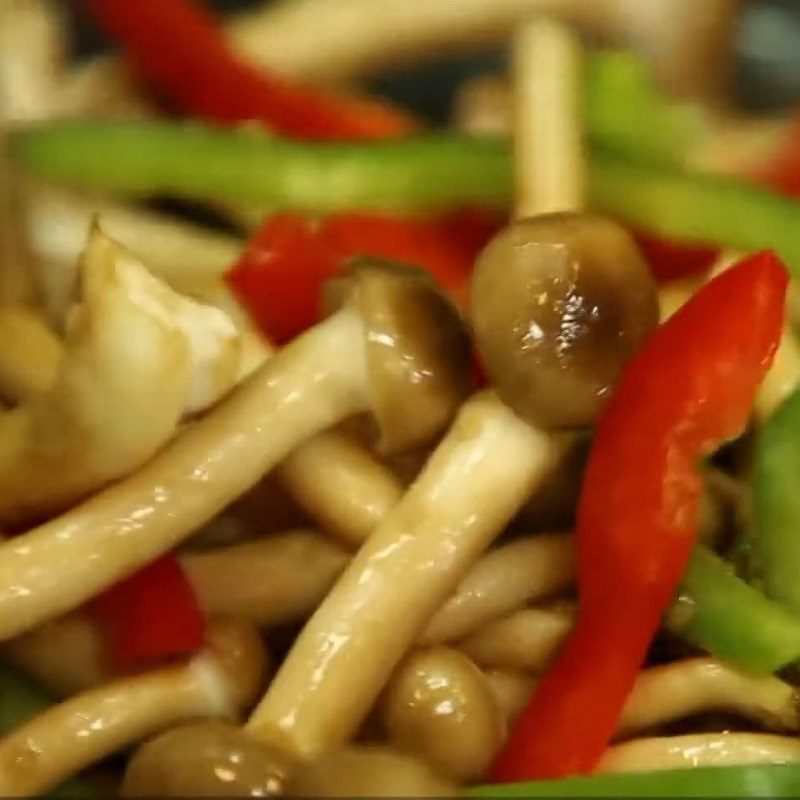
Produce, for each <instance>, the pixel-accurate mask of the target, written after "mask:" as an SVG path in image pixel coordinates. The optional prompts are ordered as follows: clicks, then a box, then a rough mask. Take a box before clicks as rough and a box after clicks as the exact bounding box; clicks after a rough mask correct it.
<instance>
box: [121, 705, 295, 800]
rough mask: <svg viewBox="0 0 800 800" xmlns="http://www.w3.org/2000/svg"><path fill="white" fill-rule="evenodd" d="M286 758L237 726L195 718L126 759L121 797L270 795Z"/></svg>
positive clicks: (278, 790)
mask: <svg viewBox="0 0 800 800" xmlns="http://www.w3.org/2000/svg"><path fill="white" fill-rule="evenodd" d="M289 766H290V765H289V763H288V762H287V760H286V759H285V757H283V756H281V755H279V754H278V753H276V752H275V751H273V750H272V749H270V748H269V747H267V746H266V745H264V744H262V743H261V742H259V741H258V740H257V739H255V738H254V737H252V736H250V735H248V734H247V733H245V732H244V731H243V730H242V729H241V728H238V727H236V726H234V725H231V724H229V723H226V722H219V721H216V720H215V721H209V722H196V723H193V724H189V725H183V726H181V727H179V728H173V729H172V730H169V731H166V732H165V733H162V734H160V735H159V736H156V737H155V738H154V739H151V740H150V741H149V742H146V743H145V744H143V745H142V746H141V747H140V748H139V749H138V750H137V751H136V753H135V754H134V755H133V757H132V758H131V760H130V761H129V762H128V766H127V769H126V770H125V777H124V779H123V782H122V791H121V794H122V796H123V797H272V796H276V795H280V794H282V793H283V789H284V786H285V784H286V780H287V778H288V775H289Z"/></svg>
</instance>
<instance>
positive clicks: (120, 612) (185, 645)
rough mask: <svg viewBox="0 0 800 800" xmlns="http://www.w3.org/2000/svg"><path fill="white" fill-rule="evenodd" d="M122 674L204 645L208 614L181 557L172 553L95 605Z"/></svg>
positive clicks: (92, 606)
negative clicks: (183, 568) (178, 559)
mask: <svg viewBox="0 0 800 800" xmlns="http://www.w3.org/2000/svg"><path fill="white" fill-rule="evenodd" d="M89 610H90V611H91V612H92V613H93V614H94V615H95V617H96V618H97V619H98V621H99V622H100V623H101V625H102V626H103V628H104V629H105V631H106V636H107V639H108V647H109V652H110V654H111V659H112V661H113V663H114V666H115V667H116V668H117V669H119V670H120V671H125V670H129V669H134V668H138V667H144V666H149V665H152V664H154V663H157V662H159V661H163V660H164V659H167V658H171V657H174V656H183V655H189V654H191V653H194V652H196V651H197V650H199V649H200V648H201V647H202V646H203V639H204V635H205V622H206V621H205V616H204V614H203V612H202V610H201V608H200V605H199V603H198V601H197V597H196V596H195V594H194V590H193V589H192V586H191V584H190V583H189V580H188V578H187V577H186V575H185V574H184V572H183V570H182V568H181V566H180V564H179V563H178V561H177V559H176V558H175V557H174V556H173V555H171V554H167V555H165V556H162V557H161V558H159V559H157V560H156V561H154V562H152V563H151V564H149V565H148V566H146V567H144V568H143V569H141V570H139V571H138V572H136V573H134V574H133V575H131V576H130V577H129V578H125V579H124V580H122V581H120V582H119V583H117V584H115V585H114V586H111V587H110V588H109V589H107V590H106V591H105V592H103V593H102V594H100V595H98V596H97V597H96V598H94V600H92V601H91V602H90V603H89Z"/></svg>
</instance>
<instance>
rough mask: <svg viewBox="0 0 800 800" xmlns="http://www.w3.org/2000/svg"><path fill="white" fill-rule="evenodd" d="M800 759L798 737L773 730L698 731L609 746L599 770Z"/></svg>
mask: <svg viewBox="0 0 800 800" xmlns="http://www.w3.org/2000/svg"><path fill="white" fill-rule="evenodd" d="M799 761H800V742H799V741H798V740H797V738H796V737H789V736H776V735H774V734H771V733H696V734H687V735H684V736H657V737H653V738H652V739H634V740H633V741H632V742H625V744H618V745H615V746H613V747H609V748H608V750H606V753H605V755H604V756H603V758H602V759H601V760H600V763H599V764H598V766H597V770H596V771H597V772H600V773H603V772H606V773H608V772H648V771H650V770H660V769H686V768H690V767H732V766H736V765H741V764H794V763H797V762H799Z"/></svg>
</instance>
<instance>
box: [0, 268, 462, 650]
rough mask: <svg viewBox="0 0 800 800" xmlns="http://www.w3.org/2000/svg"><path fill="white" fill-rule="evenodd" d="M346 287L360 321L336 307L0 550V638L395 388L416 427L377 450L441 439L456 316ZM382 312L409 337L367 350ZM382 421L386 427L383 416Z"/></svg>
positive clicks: (94, 589)
mask: <svg viewBox="0 0 800 800" xmlns="http://www.w3.org/2000/svg"><path fill="white" fill-rule="evenodd" d="M351 275H352V278H353V280H355V281H356V282H358V280H359V278H360V276H365V277H366V278H367V281H368V283H369V286H370V291H369V292H368V293H367V294H368V296H369V303H366V304H365V306H366V307H365V309H364V311H365V312H366V313H362V310H361V309H360V308H359V306H358V304H356V305H352V304H348V305H346V306H345V307H343V308H342V309H340V310H339V311H338V312H336V313H335V314H334V315H332V316H331V317H330V318H328V319H326V320H325V321H324V322H321V323H319V324H318V325H316V326H315V327H313V328H311V329H310V330H309V331H307V332H306V333H304V334H303V335H302V336H300V337H298V338H297V339H295V340H294V341H293V342H292V343H291V344H289V345H288V346H287V347H285V348H284V349H282V350H281V351H280V352H279V353H278V354H276V355H275V357H274V358H271V359H269V360H268V361H267V362H266V363H265V364H264V365H263V366H262V367H261V368H260V369H259V370H258V372H256V373H255V374H254V375H253V376H252V377H251V378H250V379H249V380H248V381H247V382H245V383H244V384H242V385H240V386H239V387H237V389H236V390H235V391H234V392H232V393H231V394H230V395H229V396H228V398H227V399H226V400H225V402H223V403H221V404H218V405H217V407H216V408H215V409H214V410H213V411H212V412H211V413H209V414H208V415H206V416H205V417H204V418H203V419H201V420H200V421H198V422H197V423H196V424H194V425H192V426H190V427H189V428H187V429H186V430H184V431H183V432H182V433H181V434H180V435H179V436H178V437H177V438H176V439H174V440H173V441H172V442H171V443H170V444H169V445H168V446H167V447H164V448H163V449H162V450H161V451H160V452H159V453H158V454H157V455H156V456H155V457H154V458H152V459H151V460H150V461H149V462H148V463H147V464H145V465H144V466H143V467H141V468H140V469H139V470H138V471H137V472H136V473H135V474H133V475H131V476H130V477H128V478H127V479H125V480H123V481H120V482H118V483H116V484H115V485H113V486H111V487H109V488H108V489H105V490H104V491H102V492H100V493H98V494H96V495H94V496H93V497H92V498H90V499H89V500H87V501H85V502H84V503H83V504H82V505H80V506H77V507H75V508H73V509H71V510H70V511H68V512H66V513H65V514H63V515H62V516H60V517H58V518H56V519H53V520H51V521H50V522H47V523H45V524H43V525H41V526H39V527H38V528H35V529H34V530H32V531H30V532H29V533H27V534H25V535H23V536H20V537H17V538H15V539H14V540H11V541H8V542H5V543H3V544H2V545H0V638H10V637H11V636H14V635H15V634H18V633H21V632H22V631H24V630H28V629H30V628H32V627H34V626H35V625H36V624H37V623H39V622H42V621H44V620H46V619H49V618H51V617H53V616H57V615H58V614H61V613H64V612H65V611H68V610H70V609H72V608H74V607H75V606H77V605H79V604H80V603H81V602H83V601H85V600H86V599H88V598H89V597H92V596H94V595H95V594H97V593H98V592H99V591H100V590H101V589H103V588H104V587H106V586H108V585H109V584H111V583H113V582H114V581H115V580H118V579H119V578H121V577H123V576H125V575H128V574H130V573H131V572H133V571H134V570H135V569H136V568H137V567H140V566H142V565H143V564H147V563H149V562H150V561H152V560H153V559H154V558H156V557H157V556H158V555H160V554H161V553H164V552H166V551H167V550H170V549H171V548H173V547H174V546H175V545H176V544H177V543H179V542H180V541H182V540H183V539H185V538H187V537H188V536H189V535H190V534H191V532H192V531H194V530H196V529H197V528H198V527H200V526H201V525H202V524H203V523H204V522H206V521H208V520H209V519H210V518H211V517H213V516H214V515H215V514H217V513H218V512H219V511H221V510H222V509H223V508H225V507H226V506H227V505H229V504H230V502H231V501H232V500H233V499H235V498H236V497H237V496H239V495H241V494H242V493H243V492H244V491H246V490H247V489H248V488H250V487H251V486H253V485H254V484H255V483H256V482H257V481H258V480H259V479H260V478H261V477H262V476H263V475H264V474H265V473H267V472H268V471H269V470H270V469H271V468H273V467H274V466H276V465H277V464H278V463H280V461H281V460H282V459H284V458H285V457H286V456H287V455H288V454H289V453H290V452H291V451H292V450H293V449H294V448H296V447H297V445H298V444H299V443H301V442H303V441H305V440H306V439H308V438H310V437H312V436H313V435H315V434H317V433H319V432H321V431H323V430H325V429H326V428H329V427H331V426H333V425H335V424H337V423H339V422H340V421H342V420H343V419H345V418H346V417H349V416H351V415H353V414H356V413H359V412H363V411H366V410H368V409H369V408H371V407H372V401H373V399H374V398H377V399H379V400H381V399H382V400H384V401H385V398H387V397H391V396H392V395H393V394H396V393H400V388H395V389H392V388H391V387H392V386H394V387H400V386H402V384H404V382H405V381H407V380H408V381H410V382H411V383H413V386H414V388H415V390H416V392H417V393H416V395H415V394H414V393H409V392H408V391H407V390H406V389H405V388H403V389H402V394H403V396H405V397H406V399H407V400H408V401H416V402H415V404H414V408H415V409H417V407H419V413H416V411H415V412H413V413H409V409H408V408H405V409H404V412H405V417H409V416H410V417H413V424H409V420H408V419H407V418H404V419H402V420H398V422H399V424H398V426H397V428H395V429H393V430H391V431H389V430H387V431H386V441H387V442H388V441H390V442H391V443H392V444H394V445H397V446H401V445H405V446H409V447H411V446H413V445H415V444H418V443H420V442H422V441H425V440H427V439H429V438H432V437H433V436H435V435H436V434H437V433H438V432H439V430H440V428H441V427H442V426H443V425H445V424H446V423H447V421H448V419H449V417H450V415H451V414H452V413H453V412H454V410H455V408H456V406H457V405H458V402H459V401H460V399H461V398H462V396H463V394H464V392H465V390H466V386H467V381H468V371H469V363H470V362H469V355H468V352H469V351H468V341H467V339H466V336H465V334H464V332H463V327H462V323H461V320H460V317H459V316H458V313H457V312H456V311H455V309H454V308H453V307H452V306H451V305H450V304H449V303H448V302H447V301H446V300H444V299H443V296H442V295H441V294H440V293H439V292H438V291H437V290H436V288H435V286H434V285H433V283H432V282H431V280H430V279H429V278H427V277H425V276H423V275H422V274H420V273H418V272H416V271H414V270H401V269H400V268H397V267H395V268H392V269H389V270H383V269H382V268H381V267H379V266H377V265H371V266H368V267H367V266H364V265H362V267H360V268H356V269H355V270H354V271H353V272H352V273H351ZM381 276H385V280H382V278H381ZM398 302H401V303H402V304H403V306H402V311H401V308H400V307H398V305H397V303H398ZM370 303H371V304H372V305H371V306H370ZM378 308H380V312H381V316H382V321H383V323H384V324H383V325H381V326H380V327H379V330H381V331H382V332H383V333H385V332H386V327H385V324H386V322H387V321H388V322H389V323H391V322H392V318H393V315H394V316H395V317H396V316H399V315H401V314H402V316H403V318H404V319H408V320H413V321H414V323H415V325H414V327H403V326H402V325H400V323H399V322H398V325H397V327H396V330H395V331H394V333H395V337H394V338H393V339H392V340H391V341H390V342H389V345H390V346H387V344H386V343H385V340H384V343H382V344H376V343H375V342H374V340H373V341H372V343H371V344H368V340H370V335H369V330H370V321H371V320H370V313H369V312H370V311H375V310H376V309H378ZM384 359H385V361H384ZM398 362H399V364H400V365H401V366H400V367H399V368H398V366H397V364H398ZM393 363H394V364H395V366H392V364H393ZM376 384H381V385H380V386H378V385H376ZM433 398H435V399H436V402H433ZM379 411H380V414H379V418H380V419H381V420H382V421H384V422H389V421H391V414H390V413H388V412H389V411H391V403H389V404H387V405H384V404H381V407H380V409H379ZM445 591H446V589H445Z"/></svg>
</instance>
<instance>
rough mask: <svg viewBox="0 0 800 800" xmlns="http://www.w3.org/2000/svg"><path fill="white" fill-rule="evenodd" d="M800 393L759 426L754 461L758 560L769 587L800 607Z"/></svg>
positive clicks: (782, 600) (755, 552) (755, 554)
mask: <svg viewBox="0 0 800 800" xmlns="http://www.w3.org/2000/svg"><path fill="white" fill-rule="evenodd" d="M799 444H800V391H795V392H794V394H792V395H791V397H789V399H788V400H787V401H786V402H785V403H784V404H783V405H782V406H781V407H780V408H779V409H778V411H776V412H775V414H773V416H772V417H770V418H769V419H768V420H767V422H766V424H765V425H764V426H763V427H762V428H761V430H759V432H758V438H757V440H756V448H755V457H754V460H753V510H754V520H755V526H756V531H755V535H754V536H753V537H752V548H753V558H754V561H755V565H754V566H755V568H756V570H757V573H758V578H759V580H760V582H761V583H762V584H763V587H764V591H765V592H766V593H767V595H769V596H770V597H773V598H775V599H776V600H778V601H779V602H780V603H782V604H783V605H785V606H786V607H787V608H789V609H790V610H792V611H794V612H797V611H800V585H798V584H799V583H800V546H799V545H798V532H800V498H798V495H797V490H796V489H797V487H796V477H797V475H798V474H800V446H799Z"/></svg>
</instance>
